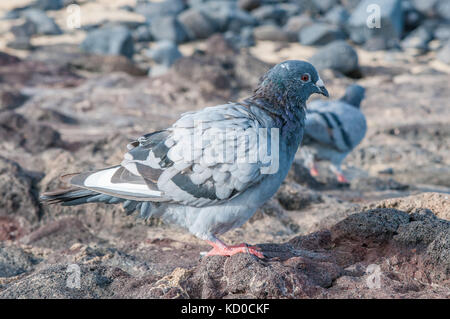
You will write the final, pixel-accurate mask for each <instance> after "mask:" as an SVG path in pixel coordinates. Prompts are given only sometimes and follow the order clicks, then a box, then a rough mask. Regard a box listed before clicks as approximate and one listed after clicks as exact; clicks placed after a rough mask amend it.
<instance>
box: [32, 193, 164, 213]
mask: <svg viewBox="0 0 450 319" xmlns="http://www.w3.org/2000/svg"><path fill="white" fill-rule="evenodd" d="M40 200H41V202H42V203H44V204H61V205H62V206H74V205H81V204H87V203H106V204H119V203H123V208H124V209H125V212H126V214H127V215H131V214H132V213H133V212H135V211H138V212H139V213H140V214H139V217H141V218H144V219H148V218H150V217H151V216H152V213H153V212H152V208H153V207H154V205H156V207H158V206H159V205H158V204H157V203H150V202H140V201H135V200H130V199H125V198H119V197H115V196H112V195H108V194H102V193H99V192H95V191H92V190H89V189H83V188H77V187H72V188H66V189H58V190H56V191H52V192H46V193H43V194H42V195H41V196H40Z"/></svg>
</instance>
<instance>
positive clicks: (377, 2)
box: [348, 0, 403, 48]
mask: <svg viewBox="0 0 450 319" xmlns="http://www.w3.org/2000/svg"><path fill="white" fill-rule="evenodd" d="M370 6H378V8H379V14H380V20H379V22H380V24H379V27H377V26H376V24H374V23H373V22H374V21H376V19H370V18H371V17H372V15H374V14H375V12H376V11H370V12H367V10H368V8H370ZM375 8H376V7H375ZM369 26H371V27H369ZM372 26H374V27H372ZM348 30H349V33H350V38H351V39H352V41H353V42H355V43H357V44H363V43H365V42H367V41H368V40H369V39H371V38H378V39H380V40H382V41H384V42H385V47H386V48H392V47H395V46H396V45H397V43H398V41H399V39H400V38H401V36H402V33H403V13H402V5H401V1H400V0H363V1H361V2H360V3H359V5H358V6H357V7H356V9H355V10H354V11H353V12H352V14H351V16H350V18H349V20H348Z"/></svg>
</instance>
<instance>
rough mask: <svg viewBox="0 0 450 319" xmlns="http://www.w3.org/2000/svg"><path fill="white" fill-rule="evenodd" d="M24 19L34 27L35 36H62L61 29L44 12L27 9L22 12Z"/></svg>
mask: <svg viewBox="0 0 450 319" xmlns="http://www.w3.org/2000/svg"><path fill="white" fill-rule="evenodd" d="M23 16H24V17H25V19H27V20H29V21H30V22H31V23H33V24H34V25H35V27H36V33H37V34H45V35H57V34H62V31H61V29H60V28H59V26H58V25H57V24H56V23H55V21H54V20H53V19H52V18H50V17H48V16H47V15H46V14H45V12H44V11H42V10H39V9H27V10H25V11H24V12H23Z"/></svg>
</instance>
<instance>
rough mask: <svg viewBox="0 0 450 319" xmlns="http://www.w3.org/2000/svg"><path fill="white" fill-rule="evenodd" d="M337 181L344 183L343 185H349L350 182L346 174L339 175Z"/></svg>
mask: <svg viewBox="0 0 450 319" xmlns="http://www.w3.org/2000/svg"><path fill="white" fill-rule="evenodd" d="M337 180H338V182H339V183H342V184H349V181H348V179H347V178H346V177H345V176H344V174H338V175H337Z"/></svg>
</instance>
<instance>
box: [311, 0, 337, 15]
mask: <svg viewBox="0 0 450 319" xmlns="http://www.w3.org/2000/svg"><path fill="white" fill-rule="evenodd" d="M337 3H338V0H314V1H313V4H314V6H315V7H316V8H317V10H318V11H319V12H320V13H325V12H327V11H328V10H330V9H331V8H333V7H334V6H335V5H336V4H337Z"/></svg>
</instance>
